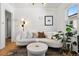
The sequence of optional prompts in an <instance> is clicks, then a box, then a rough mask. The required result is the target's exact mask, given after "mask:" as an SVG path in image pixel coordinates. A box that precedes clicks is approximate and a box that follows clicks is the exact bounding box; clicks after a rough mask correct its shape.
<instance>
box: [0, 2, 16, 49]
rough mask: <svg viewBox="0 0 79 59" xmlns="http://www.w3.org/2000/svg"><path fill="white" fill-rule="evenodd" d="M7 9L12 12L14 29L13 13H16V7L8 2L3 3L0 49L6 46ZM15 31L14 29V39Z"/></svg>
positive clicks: (0, 23)
mask: <svg viewBox="0 0 79 59" xmlns="http://www.w3.org/2000/svg"><path fill="white" fill-rule="evenodd" d="M5 10H7V11H9V12H11V13H12V29H13V15H14V8H12V6H10V5H9V4H7V3H1V22H0V25H1V28H0V29H1V33H0V35H1V37H0V49H2V48H4V47H5ZM13 31H14V30H12V39H13Z"/></svg>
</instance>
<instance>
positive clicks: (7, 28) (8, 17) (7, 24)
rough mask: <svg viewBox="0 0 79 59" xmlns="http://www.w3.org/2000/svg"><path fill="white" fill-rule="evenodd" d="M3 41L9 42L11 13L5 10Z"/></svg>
mask: <svg viewBox="0 0 79 59" xmlns="http://www.w3.org/2000/svg"><path fill="white" fill-rule="evenodd" d="M5 39H6V40H5V41H9V42H11V12H9V11H7V10H5Z"/></svg>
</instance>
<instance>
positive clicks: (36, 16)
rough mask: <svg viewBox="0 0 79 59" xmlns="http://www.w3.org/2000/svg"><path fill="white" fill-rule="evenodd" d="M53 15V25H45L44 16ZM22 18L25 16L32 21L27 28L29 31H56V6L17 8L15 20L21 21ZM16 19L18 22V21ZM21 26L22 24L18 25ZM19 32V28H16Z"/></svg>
mask: <svg viewBox="0 0 79 59" xmlns="http://www.w3.org/2000/svg"><path fill="white" fill-rule="evenodd" d="M46 15H51V16H53V26H45V25H44V16H46ZM21 18H25V19H26V20H29V21H30V26H27V28H26V30H27V29H28V30H29V31H50V32H53V31H56V11H55V8H44V7H39V8H37V7H36V8H31V7H30V8H16V10H15V20H17V21H20V20H21ZM17 21H16V23H17ZM18 26H20V25H18ZM16 33H17V28H16Z"/></svg>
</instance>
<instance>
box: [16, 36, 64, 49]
mask: <svg viewBox="0 0 79 59" xmlns="http://www.w3.org/2000/svg"><path fill="white" fill-rule="evenodd" d="M16 39H17V40H16V45H19V46H24V45H28V44H29V43H31V42H43V43H46V44H47V45H48V46H49V47H53V48H61V47H62V46H63V43H62V42H61V40H53V39H48V38H27V39H20V36H18V37H17V38H16Z"/></svg>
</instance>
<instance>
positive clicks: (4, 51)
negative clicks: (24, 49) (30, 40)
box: [0, 41, 17, 56]
mask: <svg viewBox="0 0 79 59" xmlns="http://www.w3.org/2000/svg"><path fill="white" fill-rule="evenodd" d="M16 48H17V46H16V44H15V43H12V42H11V41H6V46H5V48H3V49H0V56H7V55H8V54H10V52H11V51H13V50H15V49H16Z"/></svg>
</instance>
